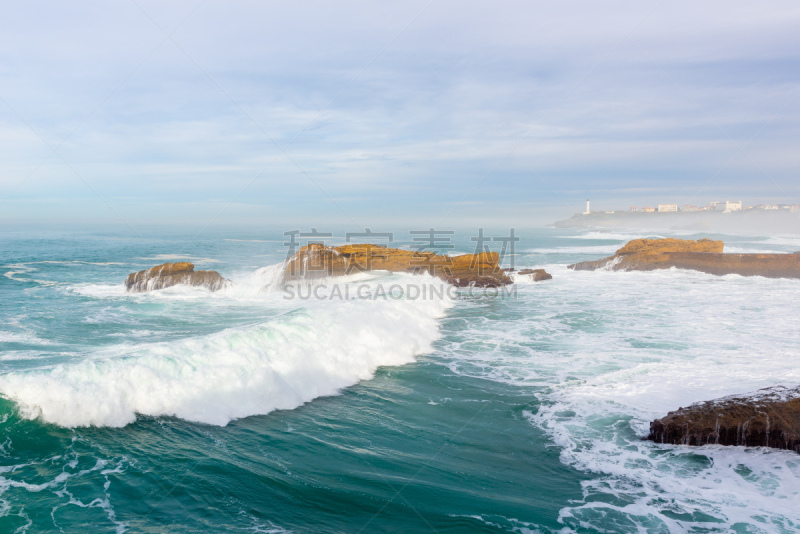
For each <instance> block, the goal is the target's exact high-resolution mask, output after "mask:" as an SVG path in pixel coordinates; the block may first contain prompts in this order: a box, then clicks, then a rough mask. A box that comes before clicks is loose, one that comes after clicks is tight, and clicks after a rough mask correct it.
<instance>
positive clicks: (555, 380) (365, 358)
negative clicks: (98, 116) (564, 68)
mask: <svg viewBox="0 0 800 534" xmlns="http://www.w3.org/2000/svg"><path fill="white" fill-rule="evenodd" d="M287 230H294V229H290V228H287V229H280V230H278V229H254V228H244V229H242V228H215V229H213V230H210V231H209V230H204V231H202V232H199V231H198V229H180V228H166V229H165V228H164V227H159V228H155V227H154V228H145V229H137V230H133V229H129V228H112V227H108V228H102V229H97V228H95V229H92V228H89V229H77V228H76V229H69V228H62V229H57V230H54V229H36V228H5V229H3V230H2V231H0V295H1V296H2V299H0V532H9V533H11V532H20V533H22V532H29V533H33V532H119V533H122V532H159V533H161V532H175V533H183V532H269V533H283V532H313V533H339V532H346V533H350V532H364V533H372V532H448V533H455V532H514V533H533V532H544V533H548V532H696V533H701V532H702V533H711V532H741V533H745V532H747V533H755V532H797V531H798V530H800V456H798V455H797V454H796V453H794V452H788V451H781V450H772V449H764V448H743V447H721V446H706V447H699V448H690V447H685V446H668V445H661V444H655V443H652V442H648V441H643V440H642V438H643V437H644V436H646V435H647V432H648V428H649V422H650V421H651V420H653V419H655V418H657V417H661V416H663V415H665V414H666V413H667V412H668V411H670V410H674V409H677V408H679V407H682V406H687V405H689V404H691V403H693V402H697V401H702V400H708V399H713V398H717V397H721V396H724V395H728V394H733V393H742V392H748V391H752V390H755V389H758V388H761V387H768V386H773V385H777V384H784V385H797V384H800V331H799V330H798V327H799V326H800V322H799V321H798V317H800V280H788V279H766V278H761V277H750V278H745V277H741V276H738V275H729V276H723V277H716V276H712V275H707V274H703V273H698V272H691V271H680V270H674V269H673V270H664V271H658V272H611V271H595V272H585V271H581V272H573V271H569V270H568V269H567V265H568V264H570V263H573V262H576V261H583V260H592V259H599V258H602V257H605V256H609V255H611V254H613V252H614V251H615V250H616V249H617V248H619V247H621V246H622V245H623V244H624V243H625V242H627V241H628V240H630V239H635V238H639V237H682V238H691V239H697V238H701V237H711V238H714V239H722V240H723V241H725V244H726V248H725V250H726V251H728V252H762V251H763V252H793V251H796V250H800V237H798V236H790V235H785V236H766V235H749V236H748V235H720V234H702V233H689V232H684V233H680V234H675V233H658V234H652V233H647V232H637V231H633V230H625V231H624V232H619V233H615V232H613V231H598V230H589V229H584V230H570V229H555V228H538V229H527V230H525V229H517V230H516V234H517V236H518V237H519V238H520V240H519V242H516V243H515V247H514V250H513V253H512V251H511V250H507V251H506V252H507V253H506V255H505V256H504V264H505V265H506V266H512V265H513V266H514V267H516V268H518V269H519V268H525V267H544V268H545V269H547V271H548V272H550V273H551V274H552V275H553V279H552V280H549V281H544V282H537V283H534V282H531V281H530V280H526V279H525V278H524V277H520V276H516V277H515V280H516V281H517V284H515V285H514V286H510V287H509V288H507V291H500V292H497V291H495V292H491V291H487V292H482V291H477V292H470V291H468V290H459V291H455V290H453V289H452V288H450V287H444V285H443V283H442V282H440V281H438V279H434V278H432V277H430V276H428V275H410V274H389V273H379V272H366V273H354V274H352V275H350V276H347V277H344V278H340V279H335V280H320V281H317V282H316V285H315V286H314V287H316V288H317V289H318V291H317V292H316V293H315V294H314V295H312V296H309V294H308V293H305V295H304V294H302V293H294V294H289V293H287V292H286V291H284V290H283V289H282V288H281V285H280V283H279V273H280V270H281V263H282V262H283V261H284V260H285V258H286V255H287V247H286V246H285V242H286V240H287V238H286V237H285V236H284V231H287ZM324 230H328V229H323V228H320V231H324ZM373 230H374V231H376V232H377V231H378V229H376V228H373ZM408 230H409V229H404V230H399V229H396V228H395V229H392V230H391V231H392V232H393V233H394V236H395V239H394V245H395V246H400V247H411V246H413V245H414V242H413V238H412V236H411V235H409V233H408ZM303 231H307V229H304V230H303ZM329 231H330V232H331V233H332V236H331V237H330V238H328V241H327V242H328V243H330V244H341V243H344V242H345V236H346V234H345V231H344V230H339V231H337V230H336V229H331V230H329ZM505 234H508V229H495V230H494V231H493V232H490V231H488V230H487V232H486V235H489V236H500V235H505ZM476 235H477V228H475V229H466V230H456V231H455V234H453V236H452V241H451V244H452V245H453V248H452V249H450V250H449V252H450V253H451V254H457V253H471V252H474V250H475V242H474V241H472V240H471V239H470V238H471V237H475V236H476ZM492 244H493V245H494V246H496V245H497V242H492ZM167 261H191V262H193V263H194V264H195V266H196V269H198V270H199V269H212V270H217V271H219V272H220V273H221V274H222V275H223V276H225V277H226V278H229V279H231V280H233V281H234V282H235V285H232V286H230V287H228V288H226V289H223V290H221V291H218V292H214V293H212V292H209V291H207V290H205V289H203V288H190V287H181V286H177V287H173V288H169V289H165V290H162V291H156V292H152V293H140V294H129V293H126V292H125V290H124V287H123V285H122V282H123V280H124V279H125V277H126V276H127V274H128V273H131V272H134V271H138V270H141V269H145V268H148V267H151V266H153V265H156V264H159V263H163V262H167ZM387 288H388V289H387ZM412 288H414V289H413V290H412ZM423 289H424V290H425V293H424V294H423V293H422V291H421V290H423ZM357 290H358V291H357ZM359 291H360V292H359Z"/></svg>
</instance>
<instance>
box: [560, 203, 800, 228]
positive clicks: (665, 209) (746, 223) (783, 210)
mask: <svg viewBox="0 0 800 534" xmlns="http://www.w3.org/2000/svg"><path fill="white" fill-rule="evenodd" d="M553 226H555V227H556V228H590V227H605V228H639V229H647V230H696V231H706V232H726V231H727V232H747V233H752V232H769V233H800V204H757V205H743V203H742V202H741V201H738V200H737V201H730V200H726V201H722V202H711V203H709V204H708V205H706V206H693V205H688V204H687V205H684V206H683V207H679V206H678V205H677V204H655V205H653V206H645V207H631V208H629V209H628V210H608V211H606V210H600V211H593V210H592V209H591V207H590V202H589V200H587V201H586V210H585V211H584V212H582V213H576V214H575V215H573V216H572V217H570V218H569V219H564V220H561V221H557V222H555V223H554V224H553Z"/></svg>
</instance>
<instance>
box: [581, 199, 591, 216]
mask: <svg viewBox="0 0 800 534" xmlns="http://www.w3.org/2000/svg"><path fill="white" fill-rule="evenodd" d="M591 212H592V210H590V209H589V199H588V198H587V199H586V211H584V212H583V214H584V215H589V214H590V213H591Z"/></svg>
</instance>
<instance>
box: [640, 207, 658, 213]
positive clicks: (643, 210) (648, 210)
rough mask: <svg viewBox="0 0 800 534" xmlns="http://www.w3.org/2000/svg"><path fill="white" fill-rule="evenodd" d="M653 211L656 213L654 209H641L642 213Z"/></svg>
mask: <svg viewBox="0 0 800 534" xmlns="http://www.w3.org/2000/svg"><path fill="white" fill-rule="evenodd" d="M654 211H656V209H655V208H642V212H643V213H653V212H654Z"/></svg>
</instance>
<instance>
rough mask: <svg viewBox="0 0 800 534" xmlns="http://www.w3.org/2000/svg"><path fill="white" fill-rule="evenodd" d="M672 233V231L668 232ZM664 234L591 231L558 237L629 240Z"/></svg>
mask: <svg viewBox="0 0 800 534" xmlns="http://www.w3.org/2000/svg"><path fill="white" fill-rule="evenodd" d="M670 233H674V232H670ZM663 237H664V236H663V235H661V234H654V233H647V232H640V233H619V232H611V231H609V232H602V231H591V232H586V233H583V234H579V235H567V236H561V237H560V239H595V240H603V241H630V240H631V239H661V238H663Z"/></svg>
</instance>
